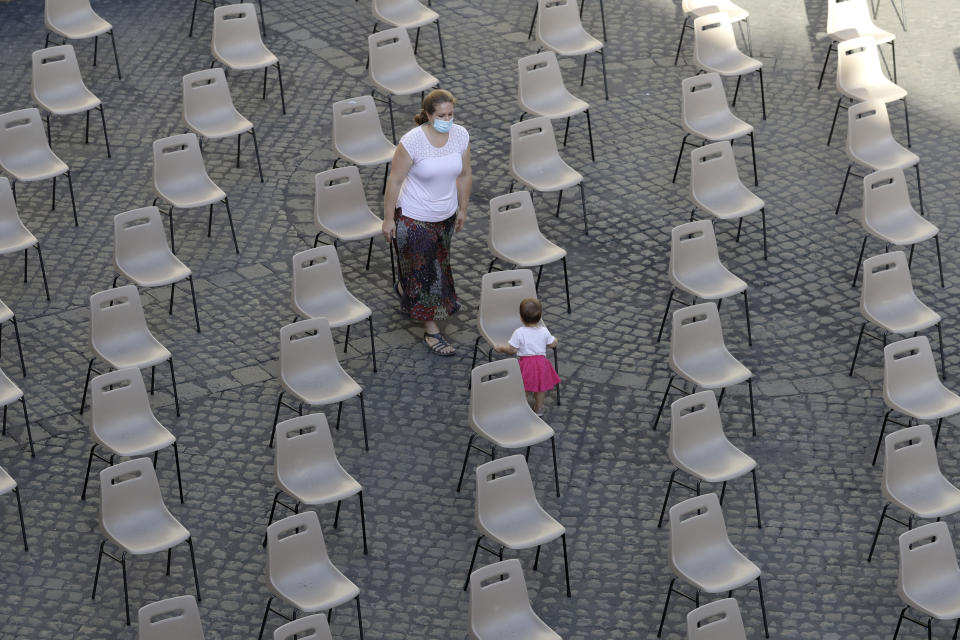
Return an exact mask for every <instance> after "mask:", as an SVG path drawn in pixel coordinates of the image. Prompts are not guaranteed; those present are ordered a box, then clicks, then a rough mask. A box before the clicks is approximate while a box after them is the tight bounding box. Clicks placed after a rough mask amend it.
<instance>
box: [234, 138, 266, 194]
mask: <svg viewBox="0 0 960 640" xmlns="http://www.w3.org/2000/svg"><path fill="white" fill-rule="evenodd" d="M250 135H251V136H253V153H254V155H255V156H256V158H257V171H259V172H260V182H263V165H261V164H260V145H258V144H257V132H256V131H255V130H254V129H250ZM239 140H240V136H237V141H238V142H239ZM237 166H238V167H239V166H240V156H239V155H238V156H237Z"/></svg>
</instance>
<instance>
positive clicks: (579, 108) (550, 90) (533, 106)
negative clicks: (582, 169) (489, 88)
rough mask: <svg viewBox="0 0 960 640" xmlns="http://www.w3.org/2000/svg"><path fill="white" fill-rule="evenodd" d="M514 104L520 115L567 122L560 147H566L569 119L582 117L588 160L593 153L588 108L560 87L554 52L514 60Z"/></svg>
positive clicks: (592, 157) (521, 116)
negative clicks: (587, 145)
mask: <svg viewBox="0 0 960 640" xmlns="http://www.w3.org/2000/svg"><path fill="white" fill-rule="evenodd" d="M517 76H518V79H517V101H518V102H519V103H520V108H521V109H522V110H523V113H522V114H521V115H520V119H521V120H523V116H524V115H525V114H527V113H529V114H530V115H532V116H534V117H545V118H550V119H554V120H556V119H560V118H566V119H567V124H566V127H565V128H564V130H563V146H564V147H566V146H567V134H568V133H570V118H571V117H572V116H575V115H577V114H578V113H583V114H585V115H586V116H587V137H588V138H589V139H590V160H591V161H594V160H596V157H595V156H594V153H593V127H592V126H591V125H590V105H589V104H588V103H586V102H584V101H583V100H581V99H580V98H578V97H576V96H575V95H573V94H572V93H570V92H569V91H567V88H566V86H564V84H563V76H562V75H561V74H560V63H559V62H558V61H557V54H555V53H554V52H553V51H542V52H540V53H535V54H533V55H532V56H526V57H523V58H520V59H519V60H517Z"/></svg>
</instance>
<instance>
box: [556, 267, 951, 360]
mask: <svg viewBox="0 0 960 640" xmlns="http://www.w3.org/2000/svg"><path fill="white" fill-rule="evenodd" d="M560 262H561V264H563V290H564V291H565V292H566V294H567V315H569V314H570V313H571V312H572V310H571V309H570V281H569V280H568V279H567V257H566V256H564V257H563V258H561V259H560ZM938 326H939V325H938ZM941 346H942V345H941ZM940 359H941V360H942V359H943V356H942V355H941V357H940Z"/></svg>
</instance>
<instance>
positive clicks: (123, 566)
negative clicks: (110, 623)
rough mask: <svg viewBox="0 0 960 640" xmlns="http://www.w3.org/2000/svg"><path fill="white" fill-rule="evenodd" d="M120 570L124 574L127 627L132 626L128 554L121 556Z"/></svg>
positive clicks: (124, 604) (124, 603)
mask: <svg viewBox="0 0 960 640" xmlns="http://www.w3.org/2000/svg"><path fill="white" fill-rule="evenodd" d="M120 570H121V571H122V572H123V608H124V610H125V611H126V614H127V626H128V627H129V626H130V591H129V589H127V554H126V553H121V554H120Z"/></svg>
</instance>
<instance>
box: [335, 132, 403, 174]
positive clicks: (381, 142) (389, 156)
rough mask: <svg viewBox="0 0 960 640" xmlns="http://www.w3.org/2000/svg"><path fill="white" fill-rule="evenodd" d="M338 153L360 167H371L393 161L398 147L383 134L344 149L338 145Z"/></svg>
mask: <svg viewBox="0 0 960 640" xmlns="http://www.w3.org/2000/svg"><path fill="white" fill-rule="evenodd" d="M335 146H336V148H337V153H338V154H339V155H340V157H341V158H343V159H344V160H346V161H347V162H349V163H350V164H355V165H357V166H360V167H370V166H374V165H378V164H383V163H385V162H390V161H391V160H393V152H394V151H395V150H396V148H397V147H396V145H394V144H393V143H392V142H390V141H389V140H387V138H386V136H384V135H383V134H382V133H380V134H379V135H375V136H371V137H369V138H364V139H363V140H361V141H359V143H355V144H351V145H350V146H349V147H344V146H343V145H341V144H336V143H335Z"/></svg>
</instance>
